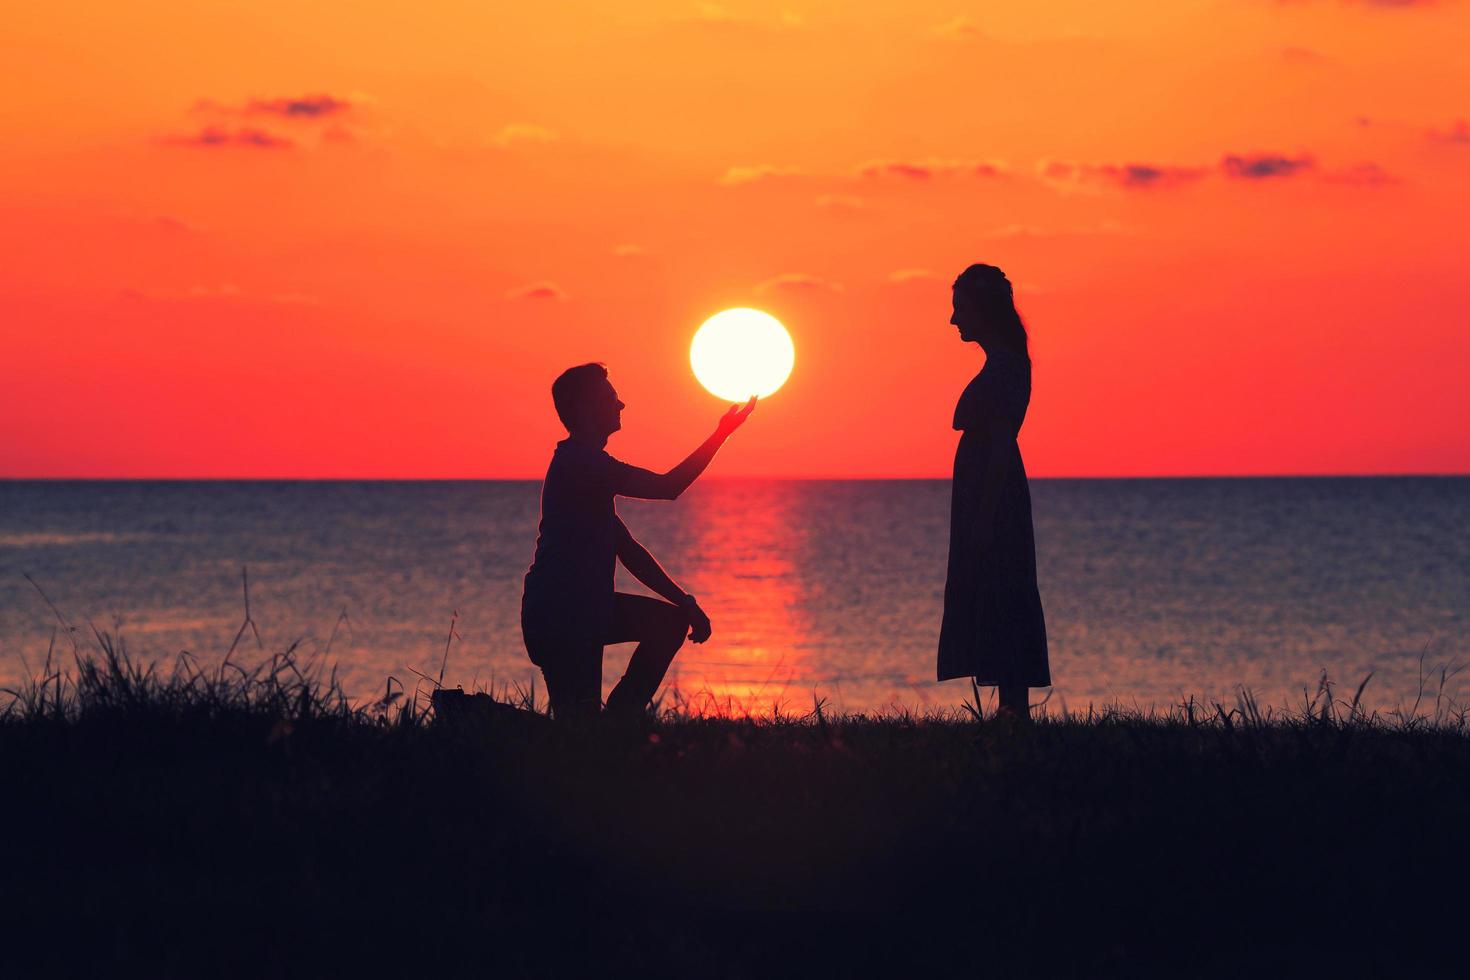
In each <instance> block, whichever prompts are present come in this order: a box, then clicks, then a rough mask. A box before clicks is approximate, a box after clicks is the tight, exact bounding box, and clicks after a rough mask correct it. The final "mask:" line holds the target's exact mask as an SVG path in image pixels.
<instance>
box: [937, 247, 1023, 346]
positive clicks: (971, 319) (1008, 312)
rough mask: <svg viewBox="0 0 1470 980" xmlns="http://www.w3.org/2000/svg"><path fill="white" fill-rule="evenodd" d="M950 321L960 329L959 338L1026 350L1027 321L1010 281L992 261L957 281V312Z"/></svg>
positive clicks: (978, 266)
mask: <svg viewBox="0 0 1470 980" xmlns="http://www.w3.org/2000/svg"><path fill="white" fill-rule="evenodd" d="M949 322H950V323H952V324H954V325H955V326H956V327H959V329H960V339H961V340H964V341H973V342H975V343H978V344H979V345H980V346H981V347H984V348H985V349H986V350H991V349H992V348H994V347H1003V348H1006V349H1009V350H1013V351H1015V352H1017V353H1020V354H1026V353H1027V344H1026V325H1025V324H1024V323H1022V322H1021V314H1019V313H1017V312H1016V301H1015V297H1014V295H1013V294H1012V292H1011V281H1010V280H1009V279H1007V278H1006V274H1005V273H1004V272H1002V271H1000V269H998V268H997V267H995V266H993V265H983V264H980V263H976V264H975V265H972V266H970V267H969V268H968V269H966V270H965V271H964V272H961V273H960V276H959V278H958V279H956V280H955V281H954V314H953V315H952V316H951V317H950V318H949Z"/></svg>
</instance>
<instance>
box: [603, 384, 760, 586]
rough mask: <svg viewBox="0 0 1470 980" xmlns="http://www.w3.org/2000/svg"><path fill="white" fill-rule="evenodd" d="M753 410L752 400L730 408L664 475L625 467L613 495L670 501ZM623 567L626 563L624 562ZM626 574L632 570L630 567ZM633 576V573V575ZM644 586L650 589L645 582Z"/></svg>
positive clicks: (692, 479) (697, 473)
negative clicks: (694, 446) (710, 433)
mask: <svg viewBox="0 0 1470 980" xmlns="http://www.w3.org/2000/svg"><path fill="white" fill-rule="evenodd" d="M754 410H755V399H754V398H752V399H751V400H750V401H748V402H746V403H745V405H744V407H740V406H736V405H732V406H731V407H730V410H729V411H728V412H726V413H725V414H724V415H723V416H722V417H721V418H720V422H719V424H718V425H716V426H715V432H714V435H712V436H710V437H709V438H708V439H706V440H705V441H704V442H703V443H702V444H701V445H700V447H699V448H698V449H696V450H694V452H692V453H690V454H689V456H688V457H687V458H686V459H685V460H684V462H682V463H680V464H679V465H678V466H675V467H674V468H673V469H671V470H669V471H668V472H667V473H654V472H652V471H651V470H645V469H640V468H638V467H636V466H629V467H626V468H625V469H624V470H623V472H622V473H621V474H620V477H619V479H618V483H617V486H615V487H614V488H613V492H614V493H618V494H621V495H622V496H624V497H641V498H643V499H645V500H673V499H674V498H676V497H678V496H679V494H681V493H683V492H684V491H685V490H688V489H689V485H690V484H691V483H693V482H694V481H695V480H697V479H698V478H699V474H701V473H703V472H704V470H705V467H707V466H709V464H710V461H711V460H712V459H714V458H715V453H717V452H719V450H720V447H721V446H723V445H724V444H725V440H726V439H728V438H730V434H731V433H732V432H734V431H735V430H736V429H738V428H740V426H741V425H742V424H743V423H744V422H745V420H746V419H747V418H749V417H750V413H751V412H753V411H754ZM645 554H646V552H645ZM624 564H625V565H626V564H627V563H626V562H624ZM654 565H655V566H657V565H658V563H657V562H654ZM628 571H630V572H632V571H633V569H632V567H631V566H630V567H629V568H628ZM660 571H662V570H661V569H660ZM634 574H635V575H636V574H637V573H636V572H634ZM665 577H667V576H665ZM639 581H642V579H639ZM644 584H645V585H648V587H649V588H650V589H652V588H653V586H652V585H649V584H648V583H647V582H645V583H644ZM655 591H657V590H656V589H655ZM660 594H662V593H660Z"/></svg>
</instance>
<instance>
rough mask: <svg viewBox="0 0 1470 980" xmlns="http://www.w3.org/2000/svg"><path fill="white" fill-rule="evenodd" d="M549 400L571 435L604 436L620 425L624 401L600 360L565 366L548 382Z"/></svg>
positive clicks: (597, 437) (594, 437)
mask: <svg viewBox="0 0 1470 980" xmlns="http://www.w3.org/2000/svg"><path fill="white" fill-rule="evenodd" d="M551 400H552V401H553V402H554V403H555V404H556V414H557V415H558V416H559V417H560V418H561V424H562V425H564V426H566V427H567V432H569V433H571V434H572V435H574V436H582V437H585V438H588V439H606V438H607V437H608V436H610V435H612V434H613V433H614V432H616V431H618V430H619V429H621V428H622V427H623V403H622V401H621V400H619V398H618V393H617V391H616V390H614V389H613V386H612V382H611V381H609V380H607V368H606V367H604V366H603V365H601V364H579V365H577V366H576V367H574V368H567V369H566V370H565V371H563V372H562V373H561V376H560V377H558V378H557V379H556V380H555V381H553V382H552V383H551Z"/></svg>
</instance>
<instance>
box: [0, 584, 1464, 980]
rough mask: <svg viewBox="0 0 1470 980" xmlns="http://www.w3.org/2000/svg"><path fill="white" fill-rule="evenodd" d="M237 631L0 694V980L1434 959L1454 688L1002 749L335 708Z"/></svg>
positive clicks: (971, 717)
mask: <svg viewBox="0 0 1470 980" xmlns="http://www.w3.org/2000/svg"><path fill="white" fill-rule="evenodd" d="M62 622H63V626H64V627H65V630H64V631H63V632H61V633H60V634H59V635H61V636H63V637H64V638H65V637H75V636H77V635H78V634H77V632H76V631H74V630H71V628H70V627H69V626H67V625H66V624H65V621H64V620H63V621H62ZM247 627H253V623H252V622H251V621H250V618H249V614H248V612H247V616H246V623H245V624H244V625H242V628H241V631H240V634H239V636H237V638H236V644H235V645H234V647H232V649H231V651H230V653H229V655H228V656H227V657H226V658H225V660H224V662H223V663H221V664H220V665H219V666H218V667H214V668H209V669H206V668H204V667H202V666H200V665H199V664H198V663H197V662H196V661H195V660H193V659H192V658H189V657H181V658H179V659H178V660H177V661H175V662H174V663H173V664H172V665H171V666H168V667H159V666H146V665H142V664H140V663H139V662H137V661H136V660H135V659H134V658H132V657H130V656H129V654H128V652H127V650H126V647H125V645H124V643H123V642H122V641H121V640H120V639H119V638H117V637H114V636H111V635H109V634H107V633H105V632H100V631H98V632H94V633H93V635H92V636H91V638H90V642H89V643H88V644H86V645H85V646H84V645H83V644H82V643H81V642H80V641H79V640H78V641H77V642H76V644H75V649H74V650H73V652H72V653H71V654H70V655H68V656H67V657H66V658H65V660H66V664H65V667H64V668H63V667H62V666H60V665H59V661H60V660H61V659H62V658H60V657H57V656H56V655H55V654H54V651H53V654H52V655H48V658H47V661H46V662H45V663H44V664H43V665H41V667H40V668H39V669H37V670H36V671H35V672H34V675H33V677H32V679H31V680H30V682H29V683H26V684H24V685H22V686H20V687H19V688H17V689H15V690H12V691H9V692H6V694H5V695H3V696H0V702H3V703H0V772H3V773H4V775H5V780H4V785H5V786H6V788H7V792H6V794H5V795H6V799H5V801H4V803H3V805H0V813H3V822H0V832H3V833H4V840H5V841H6V842H7V844H8V854H7V858H6V860H5V861H4V862H3V865H0V867H3V870H0V922H4V923H5V927H4V928H5V930H6V931H7V932H8V933H9V934H10V941H8V942H7V943H6V944H5V955H6V957H7V960H6V962H7V963H8V965H9V969H7V970H6V972H7V974H8V975H16V976H25V975H31V974H35V973H47V974H57V973H62V974H103V975H116V974H119V973H124V972H144V971H146V972H148V973H151V974H152V975H154V976H198V975H205V974H215V975H218V974H225V975H310V976H314V975H337V974H339V973H342V972H346V971H347V970H356V971H360V972H373V973H377V972H387V971H388V970H390V969H392V970H395V971H399V972H402V971H407V972H409V973H410V974H411V975H431V974H432V975H494V976H508V977H515V976H582V975H587V974H589V973H600V974H618V975H622V974H642V975H646V976H664V975H672V974H676V973H677V974H680V975H689V974H697V975H701V976H711V977H732V978H733V977H754V976H762V977H764V976H771V975H777V976H780V975H787V974H793V973H801V974H804V975H813V974H815V975H819V976H827V975H833V976H860V975H880V974H889V975H897V976H908V975H917V974H921V973H923V974H936V975H946V976H947V975H960V974H964V975H973V974H983V973H990V972H994V971H997V970H1000V971H1009V972H1015V973H1023V972H1024V973H1025V974H1026V975H1030V976H1078V977H1082V976H1087V977H1093V976H1130V977H1133V976H1165V975H1167V976H1171V977H1188V976H1201V977H1215V976H1226V975H1231V976H1234V975H1238V974H1241V973H1250V974H1264V975H1275V974H1280V973H1286V972H1288V971H1291V972H1298V971H1308V970H1310V971H1313V972H1327V971H1330V972H1332V973H1333V974H1334V975H1346V976H1399V975H1406V974H1409V973H1415V974H1417V975H1419V976H1438V975H1453V974H1454V973H1455V972H1457V968H1458V967H1460V966H1461V965H1462V964H1463V960H1464V953H1463V949H1462V945H1461V944H1462V940H1460V939H1459V938H1458V935H1459V933H1458V928H1459V927H1461V926H1462V924H1463V909H1464V899H1463V894H1464V883H1465V881H1466V880H1467V872H1470V845H1467V842H1466V826H1467V823H1466V821H1467V818H1470V727H1467V723H1466V715H1465V712H1464V711H1463V710H1462V709H1460V708H1459V707H1458V706H1457V705H1454V704H1452V703H1450V702H1449V701H1448V699H1446V698H1445V697H1444V689H1445V685H1446V684H1447V683H1448V681H1449V679H1450V677H1451V674H1450V671H1449V670H1448V669H1446V670H1444V671H1442V672H1441V673H1440V674H1439V676H1438V677H1437V678H1436V679H1434V680H1435V682H1437V684H1438V688H1439V690H1438V694H1439V696H1438V698H1437V699H1436V697H1435V691H1434V683H1431V682H1430V679H1429V678H1428V677H1426V693H1425V696H1424V697H1423V698H1422V699H1421V701H1420V703H1419V704H1418V705H1416V706H1413V707H1412V708H1406V709H1405V710H1404V711H1402V712H1399V713H1396V714H1394V715H1388V716H1381V715H1374V714H1368V713H1365V712H1364V711H1362V710H1361V707H1360V705H1361V695H1362V687H1359V688H1358V689H1357V692H1356V695H1354V696H1341V697H1340V696H1338V694H1337V693H1336V692H1335V691H1334V690H1333V688H1332V686H1331V685H1330V684H1327V683H1326V681H1325V680H1324V681H1323V683H1321V684H1320V685H1319V686H1318V688H1317V689H1316V691H1315V693H1313V692H1310V691H1309V692H1307V693H1306V694H1305V695H1304V699H1303V703H1302V705H1300V706H1299V707H1298V708H1296V709H1293V710H1290V711H1281V710H1279V709H1277V710H1272V709H1267V708H1263V707H1262V706H1260V705H1258V704H1257V703H1256V702H1255V701H1254V699H1252V698H1251V697H1250V696H1249V695H1248V694H1246V693H1243V694H1242V696H1241V698H1240V700H1239V702H1238V703H1237V704H1235V705H1230V706H1227V705H1224V704H1209V705H1202V704H1198V703H1196V702H1194V701H1189V702H1186V703H1185V704H1182V705H1179V706H1177V707H1176V708H1174V709H1172V710H1171V711H1168V712H1164V713H1161V714H1154V715H1146V714H1142V713H1138V712H1130V711H1126V710H1122V709H1117V708H1109V709H1103V710H1091V709H1090V710H1089V711H1088V712H1087V713H1086V714H1085V715H1081V716H1078V715H1072V716H1051V717H1044V718H1043V719H1041V720H1040V721H1039V722H1038V723H1037V724H1036V725H1035V726H1034V727H1033V728H1030V729H1025V728H1021V727H1018V726H1016V725H1014V724H1010V723H1008V720H1007V719H1004V718H1001V719H997V718H995V717H994V716H992V715H991V714H990V713H989V712H988V711H986V710H984V708H983V707H982V705H981V702H980V699H979V697H978V694H979V692H978V691H977V692H976V698H975V700H974V701H973V702H972V703H970V704H969V705H967V706H966V707H965V708H964V709H962V710H956V711H955V712H953V713H950V714H947V715H933V716H916V715H912V714H902V713H893V714H886V715H841V716H835V715H832V714H831V713H829V712H828V711H827V709H826V706H825V705H824V704H822V703H820V702H818V703H816V704H814V705H812V707H811V709H810V710H805V711H788V712H783V713H776V714H774V715H768V716H763V717H728V716H718V715H712V714H707V713H700V712H699V711H697V710H694V709H693V707H692V706H693V705H694V704H696V703H698V702H697V701H696V702H683V703H682V705H681V704H670V705H669V706H668V707H667V709H666V710H663V711H661V712H660V713H659V714H658V716H657V717H655V718H650V719H649V720H648V721H646V722H645V723H643V724H639V725H629V726H611V725H606V724H597V725H591V726H587V727H584V728H569V727H567V726H562V725H557V724H553V723H552V722H550V721H549V719H547V718H546V717H545V716H544V715H543V714H540V713H538V712H537V711H535V710H534V708H535V707H536V705H535V696H534V693H533V692H530V691H526V692H515V691H512V692H499V693H498V696H497V697H496V698H494V699H493V700H494V701H495V702H496V703H497V704H500V705H502V706H503V707H500V708H498V709H494V710H491V709H488V708H486V709H484V710H468V711H461V712H459V713H458V714H457V715H453V716H452V715H450V714H448V713H446V714H445V716H444V717H443V718H440V719H437V720H436V718H435V712H434V711H433V709H432V707H431V703H430V700H429V698H427V697H425V696H424V695H425V692H426V690H429V689H432V688H433V686H434V683H435V682H434V681H433V680H423V681H420V683H419V686H418V688H417V689H415V690H413V691H405V689H404V688H403V687H402V686H401V685H395V683H393V682H391V681H390V682H389V683H388V684H387V685H386V688H385V691H384V693H383V696H382V697H381V698H378V699H376V700H373V701H370V702H355V701H353V700H351V699H349V698H348V697H347V696H346V694H345V693H344V692H343V690H342V688H341V686H340V685H339V684H338V683H337V682H336V679H335V677H334V675H333V674H332V672H331V670H330V667H329V666H328V665H327V664H325V662H324V660H323V658H320V657H309V656H306V655H305V654H304V653H303V652H302V651H301V650H300V649H299V648H292V649H288V650H286V651H283V652H281V653H278V654H275V655H265V654H264V653H258V655H257V657H256V662H255V663H254V665H253V666H246V665H245V664H244V663H243V662H242V660H243V657H242V654H241V650H240V649H239V647H240V646H241V645H242V642H243V641H244V640H245V639H246V638H247V637H249V636H250V634H251V633H252V632H253V630H252V629H247ZM452 638H453V632H452V627H451V636H450V639H451V640H452ZM63 642H65V640H63ZM447 650H448V642H446V656H447ZM442 670H443V668H442V665H440V671H441V674H442ZM1365 683H1366V682H1365ZM6 699H8V700H6ZM486 700H487V701H488V700H492V699H486ZM516 702H518V703H516ZM483 703H484V702H481V704H483Z"/></svg>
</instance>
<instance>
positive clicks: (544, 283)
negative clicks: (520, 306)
mask: <svg viewBox="0 0 1470 980" xmlns="http://www.w3.org/2000/svg"><path fill="white" fill-rule="evenodd" d="M505 298H506V299H512V300H531V301H540V302H553V303H561V302H564V301H565V300H566V299H567V294H566V291H565V290H564V289H562V288H561V287H560V286H558V285H557V284H556V283H554V282H551V281H550V280H547V279H538V280H537V281H536V282H528V283H526V284H525V285H524V286H517V287H516V288H514V289H509V290H506V293H505Z"/></svg>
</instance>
